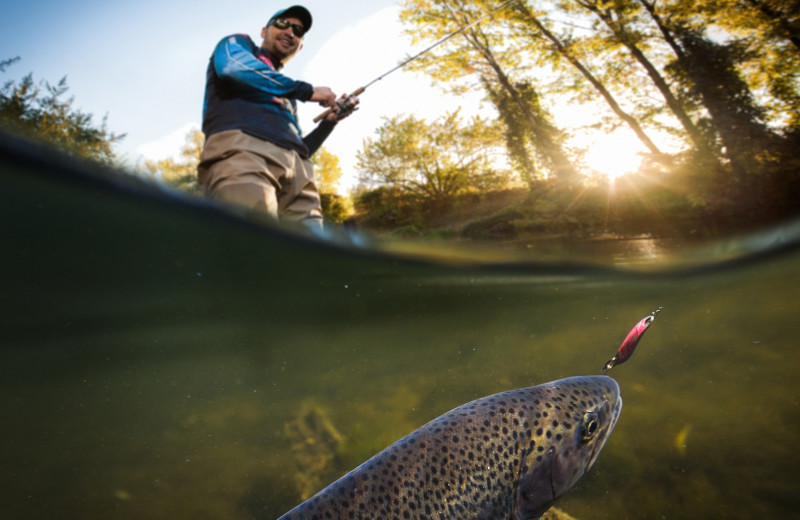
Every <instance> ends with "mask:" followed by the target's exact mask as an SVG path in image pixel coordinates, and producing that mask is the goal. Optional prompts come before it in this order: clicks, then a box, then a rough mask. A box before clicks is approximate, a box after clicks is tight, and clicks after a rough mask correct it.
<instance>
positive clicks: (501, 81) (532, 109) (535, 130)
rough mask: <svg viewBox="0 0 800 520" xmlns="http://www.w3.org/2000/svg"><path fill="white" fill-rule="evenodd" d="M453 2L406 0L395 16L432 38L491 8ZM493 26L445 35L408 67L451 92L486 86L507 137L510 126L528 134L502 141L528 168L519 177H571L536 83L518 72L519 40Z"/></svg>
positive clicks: (498, 14) (571, 170) (560, 134)
mask: <svg viewBox="0 0 800 520" xmlns="http://www.w3.org/2000/svg"><path fill="white" fill-rule="evenodd" d="M454 3H455V8H454V7H453V6H451V2H450V1H449V0H436V1H434V2H429V1H425V0H408V1H407V2H406V3H405V5H404V8H403V10H402V12H401V19H402V20H404V21H406V22H408V23H411V24H413V25H414V28H413V30H411V29H410V30H409V33H411V34H413V35H414V38H415V39H416V40H419V39H421V38H427V39H431V40H432V39H434V38H440V37H441V36H442V35H444V34H447V33H452V32H454V31H457V30H462V29H464V28H465V27H467V26H468V25H469V24H470V23H471V21H472V20H476V19H479V18H481V17H483V16H485V15H486V14H487V13H489V12H492V9H493V8H492V7H490V6H489V5H488V4H487V2H486V1H483V0H481V1H477V2H471V3H469V4H467V3H463V2H461V1H460V0H456V1H455V2H454ZM494 16H495V17H496V18H497V19H498V20H499V19H503V17H504V12H503V11H496V12H494ZM498 25H499V24H491V26H490V28H485V27H484V26H483V25H476V26H472V27H471V28H469V29H467V30H465V31H464V32H463V33H462V35H463V38H461V39H459V41H460V42H462V43H460V44H458V43H455V39H453V40H450V41H451V43H450V44H449V46H448V47H445V46H442V47H441V48H439V49H437V50H436V52H430V53H427V54H425V55H423V56H421V57H420V59H418V60H416V61H415V62H412V64H411V67H412V68H416V69H417V70H424V71H425V72H426V73H428V74H430V75H431V76H432V77H434V78H435V79H438V80H442V81H446V82H450V83H452V84H455V85H456V87H455V88H454V89H453V91H454V92H456V93H458V92H459V91H461V90H468V89H474V88H476V87H483V88H484V89H486V90H487V97H488V98H489V100H490V101H492V103H493V104H494V105H495V107H496V108H497V109H498V113H499V115H500V118H501V121H502V122H503V124H505V125H507V131H506V132H505V135H506V136H507V137H508V138H511V136H512V133H513V132H514V131H516V130H521V131H522V133H523V134H524V135H526V136H528V137H527V138H526V139H523V140H519V139H513V138H512V139H511V141H509V142H508V143H507V146H508V149H509V151H510V152H511V155H512V158H513V160H514V161H516V162H517V164H518V165H524V167H526V168H530V170H528V171H525V172H523V173H522V176H523V177H525V178H536V177H538V176H542V175H548V174H549V175H551V176H553V177H556V178H559V179H563V180H571V179H574V178H575V177H576V169H575V167H574V165H573V164H572V161H571V159H570V157H569V154H568V153H567V151H566V150H565V149H564V146H563V137H564V135H563V132H562V131H561V129H559V128H558V127H557V126H556V125H555V124H554V123H553V118H552V116H551V115H550V113H549V112H548V110H547V108H546V106H545V105H544V104H542V103H541V102H540V101H541V97H540V95H539V92H538V90H537V88H538V85H537V82H536V81H534V79H533V78H531V77H526V76H524V75H522V74H520V63H521V62H522V59H523V57H524V56H525V52H524V50H523V49H522V48H521V47H520V42H519V40H517V39H513V38H508V34H507V32H505V31H504V30H502V29H498V28H497V27H496V26H498ZM475 79H477V82H476V81H475ZM470 81H471V82H472V83H470ZM521 88H524V92H522V91H521V90H520V89H521ZM512 128H513V130H512ZM529 148H533V150H529ZM533 155H535V156H537V159H538V161H535V160H534V158H533ZM534 163H537V165H536V166H534Z"/></svg>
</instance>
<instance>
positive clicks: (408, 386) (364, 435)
mask: <svg viewBox="0 0 800 520" xmlns="http://www.w3.org/2000/svg"><path fill="white" fill-rule="evenodd" d="M26 161H27V162H26ZM26 161H20V160H18V158H15V157H12V158H11V159H8V156H6V157H4V164H3V168H4V176H5V178H6V181H7V182H6V185H5V186H4V189H3V191H2V194H0V197H2V206H0V207H2V212H3V214H4V221H5V224H4V230H3V233H2V237H3V239H2V247H3V249H2V251H3V255H2V266H3V270H2V272H3V279H2V292H1V294H2V305H3V313H2V314H3V317H2V328H3V337H4V339H3V351H2V352H3V360H2V363H0V376H2V377H0V386H1V387H2V392H0V396H2V397H0V412H1V413H2V418H3V427H2V428H0V461H1V462H2V464H1V465H0V467H2V475H3V479H2V504H3V508H2V510H3V514H2V516H3V518H10V519H23V518H24V519H35V518H54V517H56V518H120V519H128V518H129V519H140V518H148V519H162V518H163V519H167V518H169V519H172V518H193V519H205V518H208V519H212V518H215V519H216V518H232V519H249V518H253V519H273V518H276V517H278V516H279V515H280V514H281V513H283V512H285V511H286V510H288V509H289V508H291V507H292V506H294V505H295V504H296V503H298V502H299V501H300V500H301V498H302V497H303V496H304V495H305V494H308V493H309V492H313V491H314V490H316V489H318V488H319V487H321V486H324V485H325V484H327V483H329V482H330V481H332V480H333V479H335V478H336V477H338V476H339V475H340V474H342V473H343V472H346V471H347V470H349V469H352V468H353V467H355V466H356V465H357V464H359V463H361V462H362V461H364V460H366V459H367V458H368V457H369V456H371V455H372V454H374V453H375V452H377V451H379V450H380V449H382V448H383V447H385V446H386V445H388V444H389V443H391V442H392V441H394V440H396V439H397V438H399V437H401V436H403V435H405V434H406V433H408V432H410V431H412V430H413V429H415V428H416V427H418V426H420V425H422V424H423V423H425V422H427V421H428V420H430V419H432V418H433V417H435V416H437V415H439V414H441V413H443V412H445V411H447V410H449V409H451V408H453V407H455V406H457V405H460V404H462V403H464V402H467V401H470V400H472V399H475V398H477V397H481V396H483V395H487V394H490V393H494V392H498V391H502V390H507V389H511V388H517V387H523V386H530V385H534V384H539V383H542V382H546V381H550V380H554V379H558V378H562V377H568V376H573V375H583V374H597V373H599V371H600V369H601V367H602V366H603V364H604V363H605V362H606V361H607V360H608V358H609V357H611V355H612V354H613V353H614V352H615V350H616V348H617V346H618V345H619V343H620V341H621V340H622V339H623V338H624V337H625V335H626V333H627V332H628V330H629V329H630V328H631V327H632V326H633V325H634V324H635V323H636V322H637V321H638V320H639V319H641V318H643V317H644V316H646V315H647V314H648V313H650V312H651V311H653V310H654V309H656V308H657V307H659V306H660V307H663V311H662V312H661V313H660V314H659V315H658V318H657V319H656V321H655V322H654V324H653V325H652V326H651V327H650V329H649V330H648V332H647V333H646V334H645V336H644V338H643V340H642V342H641V343H640V345H639V348H638V351H637V352H636V354H635V355H634V356H633V358H632V359H631V360H630V361H629V362H628V363H626V364H624V365H621V366H618V367H616V368H614V369H613V370H612V371H611V372H610V374H609V375H611V376H612V377H614V378H615V379H616V380H617V381H618V382H619V384H620V387H621V389H622V395H623V400H624V403H625V404H624V407H623V410H622V415H621V419H620V421H619V423H618V424H617V426H616V429H615V431H614V433H613V434H612V436H611V438H610V440H609V441H608V443H607V444H606V447H605V449H604V450H603V452H602V453H601V454H600V456H599V458H598V460H597V462H596V464H595V466H594V468H592V470H591V471H590V472H589V473H588V474H587V475H586V476H585V477H584V478H583V479H582V480H581V481H580V482H579V483H578V484H577V485H576V486H575V488H573V489H572V490H571V491H570V492H569V493H568V494H567V495H566V496H565V497H564V498H563V499H562V500H561V501H560V502H559V503H558V506H559V507H560V508H562V509H564V510H565V511H567V512H568V513H570V514H571V515H573V516H575V517H577V518H579V519H583V520H590V519H640V518H641V519H694V518H697V519H700V518H704V519H705V518H728V519H745V518H797V517H798V516H797V515H798V511H800V477H799V476H798V475H800V472H798V471H797V468H798V467H800V455H798V452H799V450H798V449H797V440H798V431H800V403H799V401H800V378H799V377H798V372H799V370H798V369H800V349H798V338H800V325H799V323H800V320H798V319H797V314H798V309H799V307H800V306H799V305H798V301H800V252H799V250H798V248H796V247H793V245H792V244H793V243H795V242H793V240H794V236H793V234H792V233H790V232H784V231H781V230H771V231H770V232H769V233H762V234H759V235H755V236H751V237H749V238H748V239H747V240H744V241H737V242H730V241H728V242H721V243H716V244H712V245H708V244H707V245H706V247H701V248H691V249H684V248H680V251H679V254H677V255H672V256H671V255H670V254H669V251H668V249H670V248H669V247H668V246H669V244H667V245H665V244H661V243H658V242H652V241H651V242H649V243H647V244H646V245H645V246H644V247H643V248H640V250H643V251H649V252H648V253H646V254H645V253H643V254H641V255H636V254H631V252H630V249H629V246H630V245H631V243H630V242H629V243H627V244H624V243H622V242H620V243H619V246H620V247H619V248H617V249H616V252H615V249H614V247H613V244H611V243H606V244H603V245H602V246H601V249H603V250H604V251H605V252H604V253H602V254H597V255H595V254H590V252H587V250H586V249H581V248H576V246H575V244H560V245H559V246H558V247H555V246H553V247H552V248H550V249H547V248H541V249H539V250H538V251H541V253H542V254H541V256H539V257H537V256H536V252H537V249H536V247H532V248H530V249H531V259H532V260H531V261H529V262H519V261H516V262H515V263H513V264H510V265H499V264H500V263H501V262H497V259H496V258H494V259H493V260H492V261H491V262H482V261H472V262H470V261H467V260H466V258H468V257H469V255H455V254H454V255H452V256H453V257H457V258H455V259H452V258H451V259H448V256H449V254H448V253H444V254H437V255H435V257H431V256H430V254H429V251H427V250H424V249H420V250H419V251H420V253H419V254H417V255H412V254H409V251H413V250H414V247H412V246H399V247H398V246H397V245H394V246H386V247H382V248H379V249H377V250H375V249H371V248H368V249H362V248H352V247H341V246H338V245H335V244H330V243H329V242H327V241H320V240H308V239H302V238H297V237H294V236H292V235H290V234H287V233H285V232H283V231H280V230H277V231H276V230H270V229H267V228H263V227H260V226H257V225H253V224H250V223H247V222H244V221H241V220H238V219H236V218H234V217H231V216H229V215H226V214H224V213H222V212H220V211H217V210H216V209H214V208H209V207H208V206H206V205H204V204H196V203H191V202H186V201H183V200H181V199H179V198H175V197H173V196H171V195H169V194H166V195H161V194H158V193H154V192H152V190H149V189H147V188H146V187H136V186H134V187H130V186H123V187H120V186H117V185H113V184H106V183H105V181H101V180H97V179H93V178H91V177H88V178H84V177H81V176H80V175H77V176H76V175H75V168H74V167H73V168H72V169H70V168H69V167H66V166H65V167H63V168H62V170H63V171H58V172H55V173H54V172H52V171H48V172H42V171H41V170H42V168H43V166H42V165H37V164H35V163H31V160H30V158H27V159H26ZM78 170H80V168H79V167H78ZM78 173H80V172H78ZM775 237H779V238H777V239H776V238H775ZM787 237H788V238H787ZM640 244H645V243H644V242H641V243H640ZM775 244H782V246H781V247H779V248H777V250H776V251H775V252H769V253H765V248H770V247H772V246H774V245H775ZM588 247H590V248H592V247H596V246H588ZM659 248H662V249H659ZM399 249H402V252H398V250H399ZM671 250H672V251H675V250H676V248H672V249H671ZM559 251H560V252H559ZM654 251H655V252H654Z"/></svg>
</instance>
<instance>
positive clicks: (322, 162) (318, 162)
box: [311, 146, 344, 193]
mask: <svg viewBox="0 0 800 520" xmlns="http://www.w3.org/2000/svg"><path fill="white" fill-rule="evenodd" d="M311 162H313V163H314V176H315V177H316V180H317V188H319V191H320V193H323V192H324V193H336V192H337V191H339V182H340V181H341V180H342V176H343V175H344V172H343V171H342V168H341V166H339V158H338V157H336V155H334V154H333V153H331V152H330V151H328V149H327V148H325V147H324V146H323V147H322V148H320V149H319V150H317V153H315V154H314V155H313V156H312V157H311Z"/></svg>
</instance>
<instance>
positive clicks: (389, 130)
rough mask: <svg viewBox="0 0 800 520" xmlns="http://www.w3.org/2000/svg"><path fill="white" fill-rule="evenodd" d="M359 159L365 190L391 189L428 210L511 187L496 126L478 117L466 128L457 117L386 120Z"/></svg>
mask: <svg viewBox="0 0 800 520" xmlns="http://www.w3.org/2000/svg"><path fill="white" fill-rule="evenodd" d="M376 133H377V137H376V138H368V139H365V141H364V147H363V149H362V150H361V151H360V152H359V153H358V156H357V160H358V162H357V168H358V170H359V172H360V177H359V181H360V183H361V185H362V186H363V187H364V188H366V189H369V188H372V187H375V186H382V185H385V186H388V187H390V188H391V189H392V190H393V192H397V193H401V194H409V195H414V196H415V197H417V198H419V199H420V200H424V201H426V202H427V205H428V206H429V207H430V206H434V205H437V204H438V205H446V204H448V203H449V202H451V201H452V199H453V197H454V196H455V195H457V194H459V193H463V192H467V191H487V190H493V189H499V188H502V187H504V186H505V185H506V184H508V183H509V182H511V178H510V177H509V173H508V171H507V170H506V169H505V167H504V166H502V161H503V154H502V140H501V135H500V132H499V127H497V125H492V124H490V123H488V122H487V121H485V120H483V119H481V118H479V117H475V118H473V119H471V120H470V121H469V122H468V123H467V124H463V122H462V120H461V118H460V116H459V114H458V112H454V113H449V114H446V115H445V116H444V117H442V118H440V119H439V120H437V121H434V122H432V123H427V122H426V121H425V120H424V119H417V118H416V117H414V116H407V117H400V116H396V117H393V118H390V119H387V120H386V121H385V123H384V124H383V126H381V127H380V128H378V130H377V131H376Z"/></svg>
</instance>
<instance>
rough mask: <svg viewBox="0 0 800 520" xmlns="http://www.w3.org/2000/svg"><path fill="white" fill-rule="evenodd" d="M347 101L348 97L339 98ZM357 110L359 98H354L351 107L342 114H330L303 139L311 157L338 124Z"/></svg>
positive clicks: (336, 112)
mask: <svg viewBox="0 0 800 520" xmlns="http://www.w3.org/2000/svg"><path fill="white" fill-rule="evenodd" d="M346 99H347V95H346V94H343V95H342V97H341V98H339V102H340V103H344V102H345V100H346ZM356 110H358V98H354V99H353V101H352V102H351V104H350V105H349V107H348V108H347V109H346V110H343V111H342V112H341V113H339V111H337V110H334V111H333V112H331V113H330V114H328V115H327V116H326V117H325V119H323V120H322V121H321V122H320V123H319V125H317V127H316V128H315V129H314V130H312V131H311V132H310V133H309V134H308V135H307V136H305V137H304V138H303V142H304V143H305V145H306V147H307V148H308V154H309V157H310V156H312V155H314V154H315V153H316V151H317V150H318V149H319V147H320V146H322V143H323V142H324V141H325V139H327V138H328V136H329V135H331V132H333V129H334V128H335V127H336V123H338V122H339V121H341V120H342V119H344V118H346V117H348V116H349V115H350V114H352V113H353V112H355V111H356Z"/></svg>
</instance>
